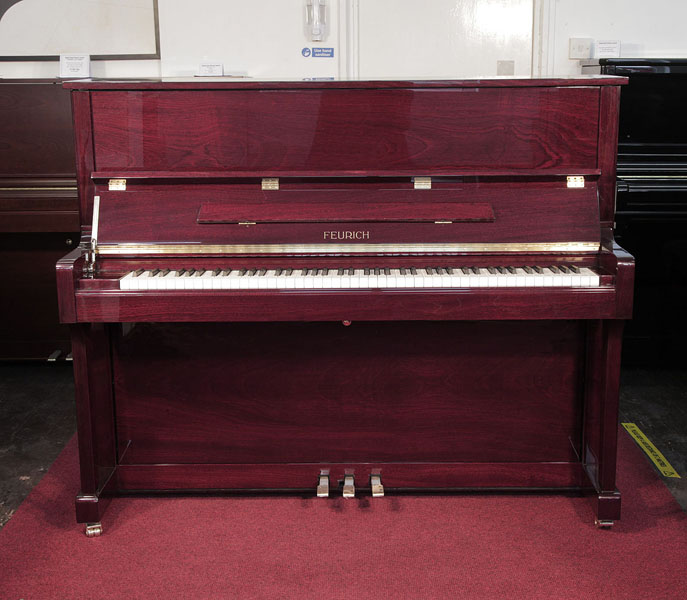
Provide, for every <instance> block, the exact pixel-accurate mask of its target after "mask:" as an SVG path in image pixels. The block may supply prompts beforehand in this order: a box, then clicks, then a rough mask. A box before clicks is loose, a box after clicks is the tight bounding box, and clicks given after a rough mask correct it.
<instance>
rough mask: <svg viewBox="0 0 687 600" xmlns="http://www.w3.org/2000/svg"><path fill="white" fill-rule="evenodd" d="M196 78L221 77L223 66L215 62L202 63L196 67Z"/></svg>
mask: <svg viewBox="0 0 687 600" xmlns="http://www.w3.org/2000/svg"><path fill="white" fill-rule="evenodd" d="M197 75H198V77H222V76H223V75H224V65H223V64H222V63H215V62H203V63H200V65H198V73H197Z"/></svg>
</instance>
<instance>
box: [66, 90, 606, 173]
mask: <svg viewBox="0 0 687 600" xmlns="http://www.w3.org/2000/svg"><path fill="white" fill-rule="evenodd" d="M83 93H84V92H75V94H76V95H79V94H83ZM91 95H92V102H93V134H94V140H95V156H96V164H97V168H98V169H99V170H108V169H110V170H112V169H115V170H119V171H121V172H122V174H124V173H127V172H132V174H133V173H135V172H136V171H138V170H141V171H151V170H152V171H155V170H168V171H179V172H184V171H210V172H212V171H233V172H235V173H236V174H237V175H238V174H241V173H242V172H246V171H249V172H254V171H267V170H269V171H271V172H279V173H282V174H283V175H285V176H297V175H298V174H299V173H303V172H313V171H316V172H318V173H319V175H320V176H324V175H336V174H337V173H340V172H342V171H345V172H358V173H361V174H362V173H367V174H368V175H378V174H380V173H390V172H409V173H414V174H415V175H432V174H434V175H439V174H461V173H463V174H465V173H477V172H479V173H483V174H488V173H489V171H490V170H492V169H501V170H503V169H513V170H517V171H521V172H522V173H523V174H525V173H528V172H529V173H534V172H537V173H539V174H545V173H546V172H550V171H560V170H564V171H568V172H570V173H574V172H575V170H576V169H585V168H587V169H591V168H596V166H597V138H598V104H599V88H595V87H587V88H517V89H513V88H478V87H475V88H470V89H464V90H451V89H445V90H432V89H427V90H412V89H409V90H398V89H382V90H368V91H366V92H365V93H359V92H356V91H354V90H337V89H324V90H303V91H300V92H298V93H295V92H292V91H278V90H263V91H259V92H254V91H243V90H236V91H232V92H231V93H227V92H226V91H218V90H198V91H195V92H194V93H192V94H189V93H187V92H183V91H176V90H169V91H154V90H150V91H140V92H137V91H107V92H101V91H94V92H91ZM229 100H230V101H229ZM284 115H288V118H284ZM477 140H479V143H476V141H477ZM122 176H124V175H122Z"/></svg>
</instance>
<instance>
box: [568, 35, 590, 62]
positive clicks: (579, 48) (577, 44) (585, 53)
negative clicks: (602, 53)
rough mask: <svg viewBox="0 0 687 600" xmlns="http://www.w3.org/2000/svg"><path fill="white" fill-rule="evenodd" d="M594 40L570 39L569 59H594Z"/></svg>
mask: <svg viewBox="0 0 687 600" xmlns="http://www.w3.org/2000/svg"><path fill="white" fill-rule="evenodd" d="M593 41H594V40H592V38H570V49H569V52H568V58H570V59H581V58H591V57H592V43H593Z"/></svg>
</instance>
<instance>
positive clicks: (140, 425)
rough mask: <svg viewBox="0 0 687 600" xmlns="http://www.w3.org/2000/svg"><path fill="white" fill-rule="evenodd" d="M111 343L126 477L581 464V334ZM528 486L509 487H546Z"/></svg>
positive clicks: (208, 337) (256, 329)
mask: <svg viewBox="0 0 687 600" xmlns="http://www.w3.org/2000/svg"><path fill="white" fill-rule="evenodd" d="M113 329H115V331H114V333H113V336H112V352H113V360H112V369H113V380H114V387H113V389H114V404H115V421H116V429H117V436H118V455H119V463H120V464H121V465H123V466H124V465H138V466H141V465H150V466H154V465H159V464H184V463H185V464H188V465H189V468H190V465H194V464H195V465H201V466H199V467H198V468H199V469H200V470H201V471H202V469H203V468H204V467H202V465H205V464H217V465H223V464H234V465H242V464H243V465H248V464H261V463H264V464H274V463H281V464H285V465H286V464H295V463H303V464H309V463H322V464H325V463H339V464H349V463H455V462H461V463H509V462H513V463H551V462H556V463H570V462H574V461H576V460H577V456H578V454H579V451H580V446H581V437H582V417H581V415H582V401H583V399H582V390H581V387H580V382H581V381H582V378H583V372H582V371H583V361H582V360H581V358H582V356H583V355H584V345H585V328H584V326H583V324H582V323H581V322H577V321H542V322H500V323H489V322H443V323H435V322H424V323H411V322H403V323H384V322H372V323H360V324H353V325H352V326H350V327H344V326H342V325H341V324H339V323H296V324H294V323H270V324H258V323H251V324H149V323H146V324H141V325H136V326H134V327H133V328H130V327H129V326H126V327H124V328H121V327H116V328H113ZM194 468H195V467H194ZM442 468H443V467H442ZM547 468H548V467H547ZM547 468H544V469H543V471H542V476H544V474H546V473H547V470H546V469H547ZM311 471H312V469H311ZM449 471H450V469H449ZM442 473H443V471H442ZM536 473H537V470H536V468H534V467H531V469H530V475H531V478H530V479H529V480H527V479H517V478H516V479H507V480H508V481H511V482H512V483H508V484H507V485H511V484H512V485H515V486H519V485H529V484H526V481H529V482H530V483H532V485H533V486H535V487H536V486H537V485H539V484H545V486H548V485H549V484H550V479H548V477H549V476H548V475H546V476H545V477H544V478H543V479H542V480H541V481H538V479H537V475H536ZM368 475H369V474H368ZM512 476H513V477H514V475H512ZM512 476H511V475H508V477H512ZM441 477H445V475H441ZM472 477H473V479H474V478H475V477H477V475H475V474H474V473H473V475H472ZM494 479H496V477H494ZM446 481H448V480H446ZM485 481H486V480H485ZM214 485H215V484H211V487H214ZM242 485H243V484H242ZM265 485H266V484H265ZM293 485H295V484H293ZM454 485H458V483H455V482H454V483H450V484H449V483H446V482H445V483H442V484H440V485H438V487H446V486H448V487H452V486H454ZM466 485H467V484H466ZM469 485H472V484H469ZM485 485H486V483H485ZM398 486H399V487H403V485H402V481H400V480H399V484H398ZM267 487H273V486H272V484H270V485H269V486H267ZM277 487H282V485H279V486H277ZM287 487H290V486H287ZM295 487H299V485H295ZM423 487H433V486H432V485H430V481H429V480H427V482H426V483H425V484H423Z"/></svg>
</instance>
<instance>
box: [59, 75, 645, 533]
mask: <svg viewBox="0 0 687 600" xmlns="http://www.w3.org/2000/svg"><path fill="white" fill-rule="evenodd" d="M622 83H623V80H622V79H615V78H594V79H583V80H580V79H556V80H552V79H550V80H533V79H522V80H493V81H490V80H482V81H473V82H469V81H431V82H421V81H413V82H361V81H358V82H355V81H354V82H312V81H310V82H277V83H275V82H254V81H250V82H248V81H230V80H227V81H213V82H194V81H175V82H165V81H164V80H160V81H155V80H147V81H121V82H116V81H114V82H113V81H107V82H105V81H77V82H67V83H65V86H66V87H67V88H68V89H70V90H71V94H72V105H73V117H74V125H75V136H76V148H77V153H78V156H77V164H78V169H79V172H78V181H79V197H80V198H82V204H81V210H80V226H81V233H82V241H83V249H80V250H79V251H76V252H73V253H72V254H71V255H69V256H68V257H65V258H64V259H63V260H62V261H60V263H59V268H58V295H59V301H60V314H61V315H62V319H63V320H64V321H69V322H70V323H71V330H72V348H73V359H74V374H75V385H76V391H77V393H76V398H77V405H78V406H77V416H78V431H79V445H80V461H81V485H82V489H81V491H80V494H79V496H78V498H77V519H78V521H79V522H84V523H87V524H88V526H87V535H89V536H97V535H100V534H101V533H102V531H103V530H102V524H101V522H100V521H101V517H102V513H103V511H104V510H105V506H106V505H107V501H108V500H109V499H110V498H112V497H113V496H116V495H117V494H118V493H119V492H130V491H141V490H146V491H148V492H155V491H159V492H163V491H164V492H169V491H174V490H233V491H250V492H252V493H254V492H256V491H274V490H278V491H282V492H285V491H286V492H288V491H291V492H298V493H303V492H304V491H306V492H307V493H312V494H313V495H317V496H319V497H321V498H331V497H332V496H334V495H339V496H340V497H344V498H351V499H353V498H356V497H357V498H360V497H361V496H365V495H371V496H372V497H376V498H382V497H384V496H386V495H389V494H394V493H398V492H399V491H402V492H414V493H423V492H424V491H427V490H440V491H442V492H449V491H457V490H464V489H477V490H479V489H484V488H489V489H493V488H502V489H511V490H516V489H517V490H520V489H533V490H545V489H552V488H553V489H566V490H568V489H571V488H574V489H580V490H585V491H588V492H589V493H590V494H591V496H592V497H593V498H594V501H595V510H596V517H597V521H598V522H599V523H601V524H602V525H603V526H608V525H609V524H610V523H612V522H613V521H614V520H615V519H617V518H618V517H619V515H620V495H619V492H617V490H616V489H615V448H616V438H615V436H616V431H617V427H616V424H617V423H616V422H617V403H618V375H619V358H620V349H621V334H622V317H624V316H625V315H627V314H629V312H630V311H631V306H632V278H633V260H632V257H630V256H629V255H627V254H625V253H623V252H622V250H620V249H618V248H616V249H613V240H612V233H611V230H610V227H609V223H610V222H612V220H613V219H612V217H613V192H614V185H615V181H614V160H615V143H616V142H615V140H616V137H617V106H618V92H619V87H618V86H619V85H620V84H622ZM132 114H136V115H139V118H137V119H135V120H131V119H130V115H132ZM189 131H192V132H193V135H189V133H188V132H189ZM274 140H278V141H279V143H278V144H275V142H274ZM141 147H145V148H146V151H145V152H143V153H136V152H131V151H130V149H131V148H141ZM494 149H498V151H494ZM96 165H97V169H96ZM352 321H354V322H355V325H354V326H353V327H348V326H349V325H351V322H352ZM120 322H132V323H136V327H135V328H134V329H132V330H131V331H128V329H127V334H126V335H124V329H123V328H122V325H120ZM570 440H573V445H571V443H570ZM579 457H582V458H579ZM380 501H382V502H383V500H380ZM484 501H485V502H488V501H489V499H488V498H485V499H484Z"/></svg>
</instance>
